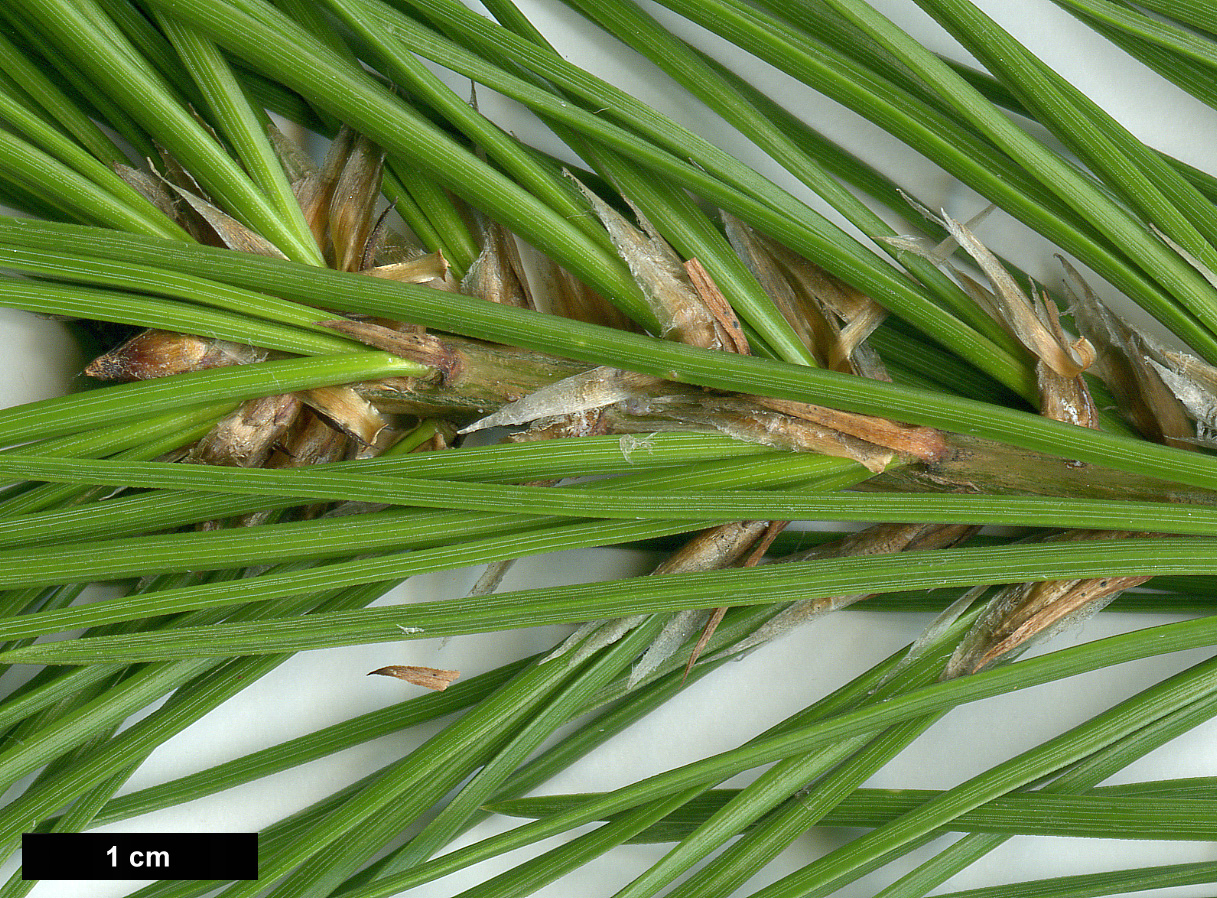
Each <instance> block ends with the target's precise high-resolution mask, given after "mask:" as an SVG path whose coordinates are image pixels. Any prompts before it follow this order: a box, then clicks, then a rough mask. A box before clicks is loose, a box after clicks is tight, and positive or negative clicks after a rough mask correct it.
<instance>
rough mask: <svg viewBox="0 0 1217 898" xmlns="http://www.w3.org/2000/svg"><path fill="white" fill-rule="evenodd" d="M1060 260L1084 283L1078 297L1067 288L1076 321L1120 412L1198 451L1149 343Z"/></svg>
mask: <svg viewBox="0 0 1217 898" xmlns="http://www.w3.org/2000/svg"><path fill="white" fill-rule="evenodd" d="M1057 259H1058V260H1059V261H1060V263H1061V265H1062V266H1063V267H1064V268H1065V271H1066V272H1067V273H1068V274H1069V276H1070V277H1071V278H1072V279H1073V281H1074V282H1075V283H1076V284H1078V285H1079V290H1078V292H1077V293H1074V292H1073V291H1072V290H1071V289H1070V288H1069V285H1068V284H1066V290H1068V291H1069V294H1070V297H1071V299H1072V301H1073V317H1074V321H1075V322H1077V325H1078V328H1079V329H1080V330H1081V331H1082V332H1083V333H1084V334H1085V335H1086V337H1087V338H1088V339H1089V340H1090V342H1091V343H1092V344H1093V345H1094V346H1095V351H1096V357H1095V365H1094V370H1095V373H1096V374H1097V375H1098V376H1099V377H1100V378H1101V379H1102V380H1103V382H1104V383H1105V384H1106V385H1107V388H1108V389H1109V390H1110V391H1111V394H1112V397H1113V398H1114V399H1115V400H1116V403H1117V405H1118V406H1119V408H1120V411H1121V412H1123V414H1124V415H1125V416H1126V417H1127V418H1128V419H1129V420H1130V421H1131V422H1132V424H1133V426H1134V427H1136V428H1137V430H1138V431H1140V432H1141V433H1142V434H1143V435H1144V436H1145V437H1147V438H1148V439H1151V440H1154V441H1155V442H1160V443H1166V444H1167V445H1168V446H1174V447H1175V448H1177V449H1189V450H1195V448H1196V445H1195V443H1194V442H1193V441H1192V440H1191V439H1190V438H1191V437H1192V435H1193V434H1194V429H1193V427H1192V424H1191V420H1190V418H1189V417H1188V414H1187V411H1186V409H1185V408H1184V407H1183V404H1182V403H1181V402H1180V401H1179V399H1178V397H1177V396H1175V394H1174V393H1173V392H1171V389H1170V388H1169V387H1168V386H1167V385H1166V383H1165V382H1164V381H1163V380H1162V376H1161V375H1160V374H1159V373H1158V371H1157V370H1156V369H1155V368H1154V367H1153V365H1151V364H1150V362H1149V360H1148V356H1149V350H1148V348H1147V347H1146V346H1145V344H1144V341H1143V340H1142V339H1141V338H1140V336H1139V335H1138V334H1136V332H1134V331H1133V330H1132V329H1131V328H1130V327H1129V326H1128V325H1127V323H1126V322H1124V321H1122V320H1121V319H1119V318H1118V317H1117V316H1115V315H1113V314H1112V313H1111V311H1110V310H1109V309H1108V308H1107V307H1106V306H1105V305H1104V304H1103V303H1102V301H1101V300H1100V299H1099V298H1098V297H1097V296H1096V295H1095V294H1094V291H1092V290H1091V289H1090V286H1089V285H1088V284H1087V283H1086V281H1085V280H1084V279H1083V278H1082V276H1081V275H1080V274H1078V272H1077V270H1076V269H1075V268H1074V267H1073V266H1072V265H1070V264H1069V261H1068V260H1067V259H1065V258H1064V257H1062V256H1057Z"/></svg>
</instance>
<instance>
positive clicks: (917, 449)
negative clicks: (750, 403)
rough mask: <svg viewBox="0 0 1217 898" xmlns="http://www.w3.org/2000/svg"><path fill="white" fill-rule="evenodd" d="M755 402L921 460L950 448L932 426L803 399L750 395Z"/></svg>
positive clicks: (936, 457) (939, 455) (934, 458)
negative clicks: (900, 422) (879, 416)
mask: <svg viewBox="0 0 1217 898" xmlns="http://www.w3.org/2000/svg"><path fill="white" fill-rule="evenodd" d="M752 398H753V400H754V401H755V402H757V403H758V404H760V405H763V406H765V407H766V408H770V409H773V410H774V411H777V412H782V413H783V414H787V415H792V416H793V417H796V418H802V419H803V420H805V421H812V422H814V423H816V424H820V425H823V426H824V427H828V428H831V429H832V430H836V431H840V432H841V433H845V434H849V435H850V436H854V437H857V438H858V439H860V440H866V442H868V443H873V444H875V445H876V446H883V447H884V448H887V449H891V450H892V451H893V452H898V453H900V454H901V455H909V456H912V457H914V458H918V459H921V460H922V461H928V462H934V461H938V460H939V459H941V458H943V457H944V456H945V455H946V454H947V453H948V452H949V451H950V445H949V444H948V442H947V439H946V437H945V436H944V435H943V433H942V431H940V430H935V429H934V428H932V427H916V426H913V425H910V424H899V423H897V422H895V421H889V420H888V419H887V418H878V417H875V416H874V415H860V414H855V413H854V412H842V411H838V410H837V409H833V408H827V407H825V406H822V405H811V404H809V403H806V402H793V401H791V400H787V399H770V398H767V397H764V396H756V397H752Z"/></svg>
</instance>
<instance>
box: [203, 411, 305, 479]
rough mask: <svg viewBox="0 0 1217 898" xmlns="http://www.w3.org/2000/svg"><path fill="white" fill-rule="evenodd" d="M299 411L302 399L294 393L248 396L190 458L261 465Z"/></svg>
mask: <svg viewBox="0 0 1217 898" xmlns="http://www.w3.org/2000/svg"><path fill="white" fill-rule="evenodd" d="M299 412H300V400H299V399H297V398H296V396H295V395H293V394H291V393H285V394H281V395H279V396H264V397H262V398H261V399H249V400H247V401H245V402H243V403H241V406H240V408H238V409H237V410H236V411H235V412H233V413H232V414H230V415H228V416H227V417H225V418H224V419H223V420H221V421H220V422H219V423H218V424H216V426H215V427H213V428H212V429H211V430H210V431H209V432H208V433H207V434H206V436H204V437H203V438H202V439H201V440H199V442H198V444H197V445H196V446H195V448H194V449H193V450H191V453H190V457H189V459H188V460H189V461H191V462H194V463H196V464H206V465H227V466H229V467H237V468H258V467H261V466H262V465H263V463H265V462H266V460H267V458H269V457H270V453H271V450H272V449H273V448H274V446H275V443H276V442H278V440H279V439H280V438H281V437H282V436H283V435H284V434H285V433H287V431H288V428H290V427H291V426H292V423H293V422H294V421H295V419H296V415H297V414H299Z"/></svg>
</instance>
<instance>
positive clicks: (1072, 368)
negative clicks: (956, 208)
mask: <svg viewBox="0 0 1217 898" xmlns="http://www.w3.org/2000/svg"><path fill="white" fill-rule="evenodd" d="M944 219H945V221H946V225H947V228H948V229H949V230H950V232H951V236H952V237H954V238H955V239H956V240H957V241H958V242H959V245H960V246H961V247H963V249H964V250H965V251H966V252H967V253H968V255H970V256H971V257H972V259H973V260H974V261H975V262H976V264H977V265H979V266H980V269H981V271H983V272H984V273H985V277H987V278H988V279H989V283H990V284H992V285H993V290H994V293H993V294H992V299H991V307H990V309H989V311H990V314H994V313H996V314H995V317H996V318H997V320H998V321H1001V322H1002V323H1003V324H1005V325H1006V326H1007V327H1008V329H1009V330H1010V331H1011V333H1013V334H1014V336H1015V338H1016V339H1017V340H1018V341H1019V342H1020V343H1022V344H1023V346H1025V347H1026V348H1027V349H1028V350H1030V351H1031V352H1032V354H1034V355H1035V356H1036V357H1037V358H1039V359H1041V360H1042V361H1043V362H1044V364H1046V365H1047V366H1048V367H1049V368H1051V369H1052V370H1053V371H1055V372H1056V373H1057V374H1060V375H1062V376H1063V377H1075V376H1077V375H1078V374H1081V373H1082V371H1084V370H1085V369H1086V367H1087V365H1088V364H1089V363H1090V362H1091V361H1093V351H1092V349H1091V348H1090V346H1089V343H1087V342H1086V340H1085V338H1082V339H1079V340H1078V341H1075V342H1073V343H1069V342H1068V341H1065V342H1063V343H1062V342H1060V341H1058V339H1057V337H1056V335H1055V334H1053V333H1052V329H1051V324H1050V323H1049V322H1045V321H1043V320H1041V314H1040V312H1042V310H1040V311H1039V312H1037V309H1036V308H1035V305H1034V303H1033V301H1031V300H1029V299H1028V298H1027V296H1026V294H1025V293H1024V292H1023V289H1022V288H1021V287H1020V286H1019V285H1018V282H1017V281H1015V280H1014V278H1013V277H1012V276H1011V275H1010V273H1009V272H1008V271H1006V269H1005V267H1004V266H1003V265H1002V264H1001V262H1000V261H998V259H997V257H996V256H995V255H993V253H992V252H991V251H990V250H989V248H988V247H986V246H985V245H984V244H983V243H981V242H980V240H978V239H977V238H976V235H975V234H973V233H972V232H971V231H970V230H969V229H968V228H967V227H966V226H965V225H963V224H961V223H960V222H957V221H955V220H954V219H953V218H951V217H950V216H944ZM973 284H974V285H975V282H973ZM975 286H978V285H975ZM969 292H973V291H972V290H969Z"/></svg>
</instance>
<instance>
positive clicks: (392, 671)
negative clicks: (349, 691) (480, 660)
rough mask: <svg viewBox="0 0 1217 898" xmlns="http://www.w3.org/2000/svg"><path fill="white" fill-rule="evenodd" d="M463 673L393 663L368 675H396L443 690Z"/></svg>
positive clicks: (424, 686) (426, 687)
mask: <svg viewBox="0 0 1217 898" xmlns="http://www.w3.org/2000/svg"><path fill="white" fill-rule="evenodd" d="M460 675H461V672H460V671H459V670H439V669H437V668H434V667H404V666H401V665H397V664H393V665H390V666H388V667H381V668H379V669H378V670H373V671H371V672H370V673H369V674H368V676H369V677H371V676H380V677H396V678H397V679H399V680H405V681H406V682H407V683H412V684H413V685H415V686H422V687H423V688H425V689H431V690H433V691H435V692H443V691H444V690H445V689H447V688H448V687H449V686H451V685H452V683H453V681H454V680H456V679H457V677H459V676H460Z"/></svg>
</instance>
